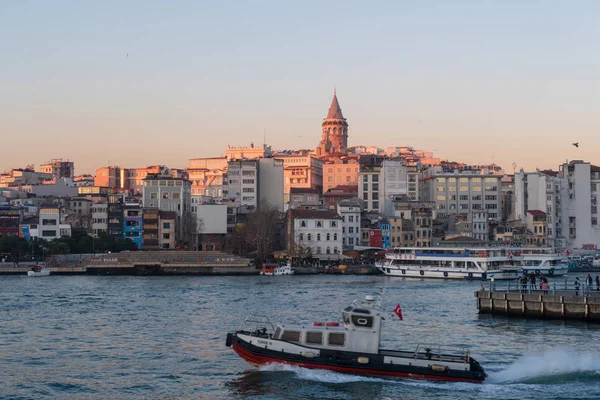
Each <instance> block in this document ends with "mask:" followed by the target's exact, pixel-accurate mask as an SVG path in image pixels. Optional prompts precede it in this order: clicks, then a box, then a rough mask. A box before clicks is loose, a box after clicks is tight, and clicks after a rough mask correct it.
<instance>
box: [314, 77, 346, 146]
mask: <svg viewBox="0 0 600 400" xmlns="http://www.w3.org/2000/svg"><path fill="white" fill-rule="evenodd" d="M321 129H322V133H321V142H320V143H319V147H318V148H317V149H316V152H317V155H318V156H323V155H327V154H330V153H345V152H346V149H347V148H348V122H346V118H344V116H343V115H342V109H341V107H340V103H339V102H338V99H337V94H336V90H335V89H334V90H333V99H331V106H329V112H328V113H327V118H325V119H324V120H323V123H322V124H321Z"/></svg>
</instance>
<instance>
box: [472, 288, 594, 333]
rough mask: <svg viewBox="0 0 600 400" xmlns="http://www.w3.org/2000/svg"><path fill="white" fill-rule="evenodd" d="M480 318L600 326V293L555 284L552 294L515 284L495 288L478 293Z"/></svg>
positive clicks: (484, 289)
mask: <svg viewBox="0 0 600 400" xmlns="http://www.w3.org/2000/svg"><path fill="white" fill-rule="evenodd" d="M475 297H476V298H477V309H478V310H479V313H480V314H496V315H507V316H519V317H524V318H536V319H562V320H581V321H589V322H596V323H600V291H598V290H597V288H596V287H595V286H594V285H591V286H588V285H585V284H581V285H580V286H579V287H578V288H577V287H576V286H575V285H574V284H568V283H567V282H566V281H565V283H552V284H551V285H550V289H549V290H546V291H544V290H541V289H540V288H539V285H538V286H532V285H530V284H527V285H524V286H521V285H519V284H518V283H515V282H504V283H502V284H497V283H496V284H495V283H494V282H490V284H489V286H488V287H487V288H486V287H484V286H483V285H482V289H481V290H479V291H477V292H475Z"/></svg>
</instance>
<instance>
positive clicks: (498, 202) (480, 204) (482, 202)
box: [421, 168, 503, 220]
mask: <svg viewBox="0 0 600 400" xmlns="http://www.w3.org/2000/svg"><path fill="white" fill-rule="evenodd" d="M490 172H492V171H486V170H476V169H471V170H468V169H464V170H454V171H453V172H446V171H443V170H440V169H439V168H433V169H430V170H428V171H426V173H425V174H426V176H425V177H424V178H423V180H422V181H421V199H422V200H424V201H432V202H435V204H436V209H437V215H438V217H440V218H443V217H446V216H448V215H452V214H467V213H469V212H477V211H486V212H487V213H488V216H489V218H490V219H494V220H500V219H501V217H502V216H501V215H500V213H501V211H502V196H501V192H500V190H501V182H500V181H501V179H502V176H503V175H500V174H494V173H490Z"/></svg>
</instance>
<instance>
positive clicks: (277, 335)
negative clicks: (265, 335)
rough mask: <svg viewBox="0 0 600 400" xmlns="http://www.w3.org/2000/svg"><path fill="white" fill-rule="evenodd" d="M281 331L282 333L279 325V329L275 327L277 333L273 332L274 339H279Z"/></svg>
mask: <svg viewBox="0 0 600 400" xmlns="http://www.w3.org/2000/svg"><path fill="white" fill-rule="evenodd" d="M280 333H281V328H280V327H277V329H275V333H274V334H273V339H278V338H279V334H280Z"/></svg>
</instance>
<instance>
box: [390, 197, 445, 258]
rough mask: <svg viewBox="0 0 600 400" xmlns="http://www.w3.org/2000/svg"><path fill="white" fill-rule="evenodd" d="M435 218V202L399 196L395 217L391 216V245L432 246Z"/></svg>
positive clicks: (395, 204)
mask: <svg viewBox="0 0 600 400" xmlns="http://www.w3.org/2000/svg"><path fill="white" fill-rule="evenodd" d="M435 218H436V210H435V203H433V202H424V201H413V200H410V199H409V198H408V197H404V198H402V197H397V198H396V199H395V200H394V217H393V218H390V242H391V246H392V247H394V245H395V246H397V247H400V246H417V247H429V246H431V237H432V236H433V221H434V220H435ZM405 221H408V222H405ZM394 237H395V239H394ZM398 243H400V244H398Z"/></svg>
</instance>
